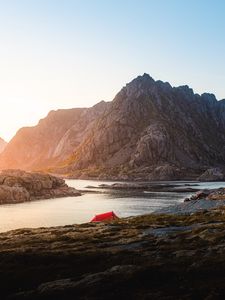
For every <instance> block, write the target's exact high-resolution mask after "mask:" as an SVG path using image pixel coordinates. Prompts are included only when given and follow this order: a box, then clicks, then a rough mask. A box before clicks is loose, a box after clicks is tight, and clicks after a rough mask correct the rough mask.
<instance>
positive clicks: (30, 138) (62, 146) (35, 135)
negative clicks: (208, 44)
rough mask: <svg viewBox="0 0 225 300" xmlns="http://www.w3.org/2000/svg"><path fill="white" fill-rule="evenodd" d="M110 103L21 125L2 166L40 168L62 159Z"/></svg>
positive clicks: (65, 111) (0, 159)
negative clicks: (26, 125) (35, 123)
mask: <svg viewBox="0 0 225 300" xmlns="http://www.w3.org/2000/svg"><path fill="white" fill-rule="evenodd" d="M106 106H107V103H106V102H104V101H102V102H100V103H99V104H97V105H95V106H93V107H91V108H74V109H60V110H57V111H51V112H50V113H49V114H48V116H47V117H46V118H44V119H42V120H40V121H39V123H38V125H36V126H34V127H25V128H21V129H20V130H19V131H18V132H17V134H16V135H15V136H14V137H13V139H12V140H11V141H10V142H9V144H8V145H7V147H6V149H5V151H4V152H3V153H2V155H1V157H0V168H1V169H9V168H10V169H11V168H13V169H17V168H18V169H23V170H40V169H46V168H47V167H48V166H51V165H55V164H56V163H58V162H61V161H63V160H65V159H66V158H67V156H68V155H69V154H71V153H72V152H73V151H74V149H76V147H77V146H78V145H79V144H80V143H81V142H82V140H83V137H84V136H85V133H87V132H88V131H89V129H90V127H91V126H92V124H93V122H94V120H95V119H96V118H97V117H98V116H99V114H101V113H102V112H103V111H104V109H105V107H106Z"/></svg>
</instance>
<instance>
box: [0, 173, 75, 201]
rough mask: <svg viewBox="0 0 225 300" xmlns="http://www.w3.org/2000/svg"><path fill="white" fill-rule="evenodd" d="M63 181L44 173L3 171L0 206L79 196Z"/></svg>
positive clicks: (0, 186) (0, 176) (0, 185)
mask: <svg viewBox="0 0 225 300" xmlns="http://www.w3.org/2000/svg"><path fill="white" fill-rule="evenodd" d="M80 195H81V194H80V192H79V191H77V190H76V189H75V188H72V187H69V186H68V185H67V184H66V183H65V180H64V179H62V178H59V177H55V176H52V175H49V174H45V173H32V172H25V171H22V170H4V171H2V172H1V173H0V204H8V203H20V202H26V201H32V200H38V199H50V198H59V197H68V196H80Z"/></svg>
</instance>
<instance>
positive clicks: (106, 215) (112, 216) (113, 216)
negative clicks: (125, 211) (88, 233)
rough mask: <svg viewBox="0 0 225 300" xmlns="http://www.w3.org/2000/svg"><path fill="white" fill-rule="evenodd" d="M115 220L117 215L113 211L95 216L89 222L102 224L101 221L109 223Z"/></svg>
mask: <svg viewBox="0 0 225 300" xmlns="http://www.w3.org/2000/svg"><path fill="white" fill-rule="evenodd" d="M116 219H119V218H118V217H117V215H116V214H115V213H114V212H113V211H110V212H107V213H104V214H100V215H96V216H95V217H94V218H93V219H92V220H91V222H103V221H111V220H116Z"/></svg>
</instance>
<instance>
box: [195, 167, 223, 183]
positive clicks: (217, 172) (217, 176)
mask: <svg viewBox="0 0 225 300" xmlns="http://www.w3.org/2000/svg"><path fill="white" fill-rule="evenodd" d="M224 179H225V173H224V171H223V170H222V169H221V168H211V169H208V170H206V171H205V172H204V173H203V174H202V175H200V176H199V177H198V180H199V181H220V180H221V181H222V180H224Z"/></svg>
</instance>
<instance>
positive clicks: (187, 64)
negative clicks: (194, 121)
mask: <svg viewBox="0 0 225 300" xmlns="http://www.w3.org/2000/svg"><path fill="white" fill-rule="evenodd" d="M224 12H225V1H223V0H7V1H5V0H0V103H1V107H0V137H2V138H4V139H5V140H7V141H9V140H10V139H11V138H12V137H13V135H14V134H15V133H16V131H17V130H18V129H19V128H20V127H22V126H31V125H35V124H36V123H37V122H38V120H39V119H40V118H43V117H45V116H46V115H47V113H48V112H49V110H52V109H59V108H71V107H89V106H92V105H93V104H95V103H97V102H99V101H101V100H105V101H110V100H112V99H113V98H114V96H115V94H116V93H117V92H118V91H119V90H120V89H121V88H122V87H123V86H124V85H125V84H126V83H127V82H129V81H131V80H132V79H133V78H135V77H137V76H138V75H142V74H143V73H148V74H150V75H151V76H152V77H153V78H155V79H160V80H163V81H169V82H170V83H171V84H172V85H173V86H178V85H184V84H188V85H189V86H190V87H192V88H193V89H194V91H195V92H197V93H200V94H201V93H203V92H211V93H214V94H215V95H216V97H217V99H223V98H225V18H224Z"/></svg>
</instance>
